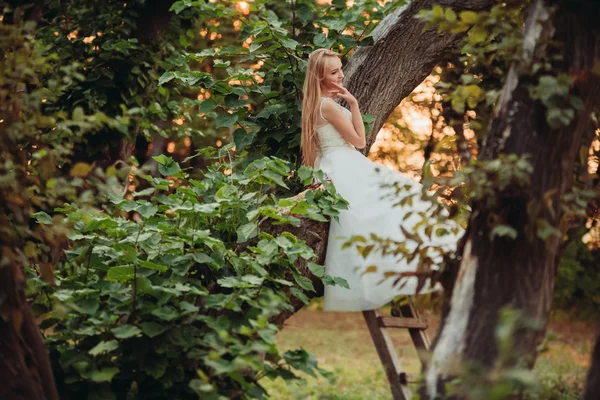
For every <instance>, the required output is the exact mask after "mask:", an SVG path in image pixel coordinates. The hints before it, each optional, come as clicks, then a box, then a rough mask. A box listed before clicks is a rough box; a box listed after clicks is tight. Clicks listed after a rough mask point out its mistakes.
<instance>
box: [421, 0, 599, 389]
mask: <svg viewBox="0 0 600 400" xmlns="http://www.w3.org/2000/svg"><path fill="white" fill-rule="evenodd" d="M556 3H558V5H559V9H558V11H556V12H554V13H553V14H551V12H552V11H551V7H552V6H553V5H557V4H556ZM565 3H566V2H552V1H545V0H536V1H534V2H533V4H532V5H531V8H530V10H529V15H528V20H527V22H526V27H525V31H524V41H523V54H522V57H521V60H519V61H518V62H517V63H515V64H514V65H513V66H512V67H511V69H510V71H509V74H508V76H507V81H506V83H505V85H504V88H503V95H502V98H501V99H500V104H499V107H498V112H497V113H496V116H495V119H494V120H493V122H492V126H491V131H490V137H489V138H488V139H487V141H486V142H485V143H484V144H483V147H482V151H481V154H480V159H481V160H493V159H496V158H497V157H498V155H499V154H502V153H505V154H511V153H514V154H517V155H528V156H529V159H528V160H529V162H530V164H531V165H532V167H533V173H532V175H531V182H530V185H528V187H527V188H512V189H513V190H512V191H510V190H505V191H504V192H499V191H498V192H497V193H496V196H497V197H496V199H497V201H496V206H495V207H494V208H493V209H491V208H487V207H486V206H485V205H484V204H483V202H481V203H480V204H478V203H475V204H473V207H472V209H473V213H472V215H471V219H470V221H469V227H468V229H467V232H466V233H465V238H464V247H463V251H462V258H461V261H460V264H459V265H458V266H457V268H456V270H455V271H452V273H453V274H454V275H455V276H456V280H455V282H454V284H453V285H451V287H449V288H448V289H449V292H448V291H447V294H450V296H449V299H448V300H447V307H446V308H445V311H444V313H443V316H442V324H441V327H440V330H439V332H438V335H437V337H436V339H435V341H434V348H433V356H432V359H431V362H430V365H429V368H428V371H427V373H426V379H425V387H424V388H423V390H422V392H423V394H424V396H423V398H425V399H429V398H431V399H433V398H436V396H438V395H440V394H443V393H444V383H446V382H448V381H449V380H451V379H452V378H454V377H456V375H458V374H460V372H461V371H460V370H459V369H458V368H457V367H458V366H459V365H461V363H462V365H466V364H469V365H473V364H474V365H477V366H479V367H480V368H482V369H483V371H487V370H489V369H491V368H493V367H498V365H501V366H503V367H511V366H515V365H517V364H519V363H523V362H524V363H525V365H526V366H528V367H532V366H533V363H534V362H535V358H536V349H537V346H538V345H539V344H540V342H541V340H542V339H543V336H544V332H545V325H546V322H547V317H548V313H549V311H550V307H551V304H552V297H553V291H554V279H555V275H556V266H557V260H558V257H559V247H560V240H561V238H559V237H558V236H557V235H553V236H551V237H549V238H547V239H546V240H545V241H544V240H542V239H541V238H539V237H538V236H537V234H536V222H537V221H538V220H539V219H545V220H547V221H549V222H550V224H551V225H552V226H554V227H557V228H558V227H560V225H561V219H562V216H563V210H562V209H561V207H560V199H561V197H562V196H563V195H564V194H565V193H567V192H568V191H569V189H570V188H571V185H572V182H573V176H572V174H573V170H574V165H575V159H576V157H577V156H578V153H579V149H580V147H581V146H582V145H583V146H589V143H582V138H583V137H585V136H586V133H587V128H588V127H589V119H590V116H591V112H592V110H593V109H594V108H595V107H597V104H598V100H599V98H598V94H597V93H598V79H597V77H594V76H593V75H592V74H591V69H592V68H593V65H594V63H595V62H596V60H598V55H599V54H600V52H599V51H598V49H599V48H600V31H599V30H598V28H597V27H596V26H595V21H594V19H593V18H590V15H592V16H593V15H597V13H598V5H594V4H593V2H570V3H569V5H565ZM573 3H576V4H573ZM549 39H552V40H554V41H559V42H562V43H563V45H564V51H563V62H562V63H560V65H558V66H557V68H558V69H559V71H560V72H564V73H568V74H570V75H571V76H572V77H573V78H574V80H575V84H574V88H573V91H572V93H571V94H578V95H580V97H581V98H582V99H583V100H584V102H585V107H584V110H583V111H581V112H580V113H579V115H578V116H577V117H575V118H574V120H573V121H572V122H571V124H570V125H569V126H566V127H563V128H558V129H552V128H551V127H550V126H548V124H547V122H546V112H547V109H546V108H545V106H544V105H543V104H542V103H541V101H540V100H535V99H532V98H531V96H530V93H529V90H530V88H531V87H532V86H534V85H535V84H536V83H537V79H535V80H534V79H532V78H536V77H535V76H530V75H529V74H528V73H527V72H528V71H531V66H532V65H533V63H535V62H537V61H539V60H540V59H542V58H543V57H545V56H546V50H547V49H546V46H547V45H548V43H550V41H549ZM555 69H556V68H555ZM526 71H527V72H526ZM538 77H539V76H538ZM498 223H501V224H505V225H510V226H512V227H513V228H514V229H515V230H516V231H517V233H518V236H517V239H516V240H512V239H510V238H507V237H496V238H495V239H490V232H491V230H492V229H493V228H494V226H495V225H496V224H498ZM507 306H509V307H511V308H513V309H516V310H518V311H519V312H520V313H521V315H522V316H523V317H524V319H523V320H522V321H524V322H525V323H524V324H522V325H518V326H517V328H516V329H515V330H514V331H513V332H512V334H511V336H512V337H511V339H512V342H511V343H512V347H511V348H510V354H507V352H506V351H504V352H503V353H502V354H500V352H499V349H498V343H497V338H496V329H497V326H498V323H499V313H500V311H501V310H502V309H503V308H504V307H507ZM527 321H537V322H539V323H541V324H542V326H543V328H542V329H539V328H537V329H536V328H533V327H531V326H527V323H526V322H527ZM463 397H466V394H459V395H457V396H456V397H450V398H463Z"/></svg>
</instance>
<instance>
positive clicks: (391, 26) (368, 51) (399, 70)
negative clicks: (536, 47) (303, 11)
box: [344, 0, 496, 154]
mask: <svg viewBox="0 0 600 400" xmlns="http://www.w3.org/2000/svg"><path fill="white" fill-rule="evenodd" d="M495 3H496V1H495V0H463V1H456V0H414V1H410V2H408V4H406V5H404V6H402V7H399V8H398V9H396V10H395V11H394V12H393V13H392V14H390V15H388V16H387V17H385V18H384V19H383V20H382V21H381V22H380V23H379V24H378V25H377V27H376V28H375V29H374V30H373V32H372V36H373V39H374V44H373V45H372V46H368V47H359V48H358V49H357V50H356V51H355V52H354V53H353V54H352V56H351V57H350V59H349V60H348V63H347V64H346V66H345V67H344V74H345V78H344V86H345V87H346V88H348V90H349V91H350V93H352V94H353V95H354V97H356V99H357V100H358V103H359V104H360V106H361V111H362V112H363V113H364V114H370V115H372V116H373V117H374V121H373V125H372V128H371V131H370V132H368V133H367V145H366V146H365V148H364V149H363V150H362V152H363V153H364V154H368V152H369V149H370V148H371V146H372V145H373V143H374V142H375V139H376V137H377V133H378V132H379V130H380V129H381V127H382V126H383V124H384V123H385V121H387V119H388V117H389V116H390V114H391V113H392V111H394V109H395V108H396V107H397V106H398V104H400V102H401V101H402V99H404V98H405V97H406V96H408V95H409V94H410V93H411V92H412V91H413V89H414V88H415V87H417V86H418V85H419V84H420V83H421V82H422V81H423V79H425V78H426V77H427V76H428V75H429V74H430V73H431V70H432V69H433V67H435V66H436V65H437V64H438V63H439V62H440V61H441V60H442V59H443V57H444V56H445V55H447V53H448V52H449V51H450V49H452V48H453V47H454V46H456V44H457V43H458V40H460V38H461V37H463V34H451V33H447V32H442V33H438V32H437V31H436V29H434V28H433V29H429V30H427V31H425V32H424V31H423V27H424V25H425V24H424V23H422V22H419V21H418V20H416V19H415V17H416V15H417V14H418V13H419V11H420V10H424V9H431V8H432V7H433V6H434V5H435V4H438V5H440V6H442V7H444V8H446V7H450V8H452V9H453V10H455V11H457V12H459V11H463V10H473V11H481V10H485V9H488V8H490V7H491V6H493V5H494V4H495Z"/></svg>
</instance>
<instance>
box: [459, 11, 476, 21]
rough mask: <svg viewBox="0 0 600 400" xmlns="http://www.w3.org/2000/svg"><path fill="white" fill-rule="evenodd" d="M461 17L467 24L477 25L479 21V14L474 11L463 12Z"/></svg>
mask: <svg viewBox="0 0 600 400" xmlns="http://www.w3.org/2000/svg"><path fill="white" fill-rule="evenodd" d="M459 16H460V19H461V20H463V21H464V22H466V23H467V24H475V23H477V21H478V20H479V14H477V13H476V12H474V11H461V12H460V14H459Z"/></svg>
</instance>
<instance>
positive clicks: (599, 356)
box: [584, 329, 600, 400]
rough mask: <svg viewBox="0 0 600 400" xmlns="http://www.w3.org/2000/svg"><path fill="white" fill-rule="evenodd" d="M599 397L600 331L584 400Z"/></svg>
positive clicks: (599, 331)
mask: <svg viewBox="0 0 600 400" xmlns="http://www.w3.org/2000/svg"><path fill="white" fill-rule="evenodd" d="M598 397H600V329H599V330H598V335H597V337H596V345H595V346H594V352H593V353H592V365H591V367H590V370H589V372H588V376H587V381H586V385H585V397H584V400H596V399H597V398H598Z"/></svg>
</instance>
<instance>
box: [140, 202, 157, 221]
mask: <svg viewBox="0 0 600 400" xmlns="http://www.w3.org/2000/svg"><path fill="white" fill-rule="evenodd" d="M135 211H137V212H139V213H140V214H141V215H142V217H144V218H150V217H151V216H153V215H154V214H156V212H157V211H158V207H157V206H155V205H154V204H152V203H145V204H142V205H140V206H138V207H136V208H135Z"/></svg>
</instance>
